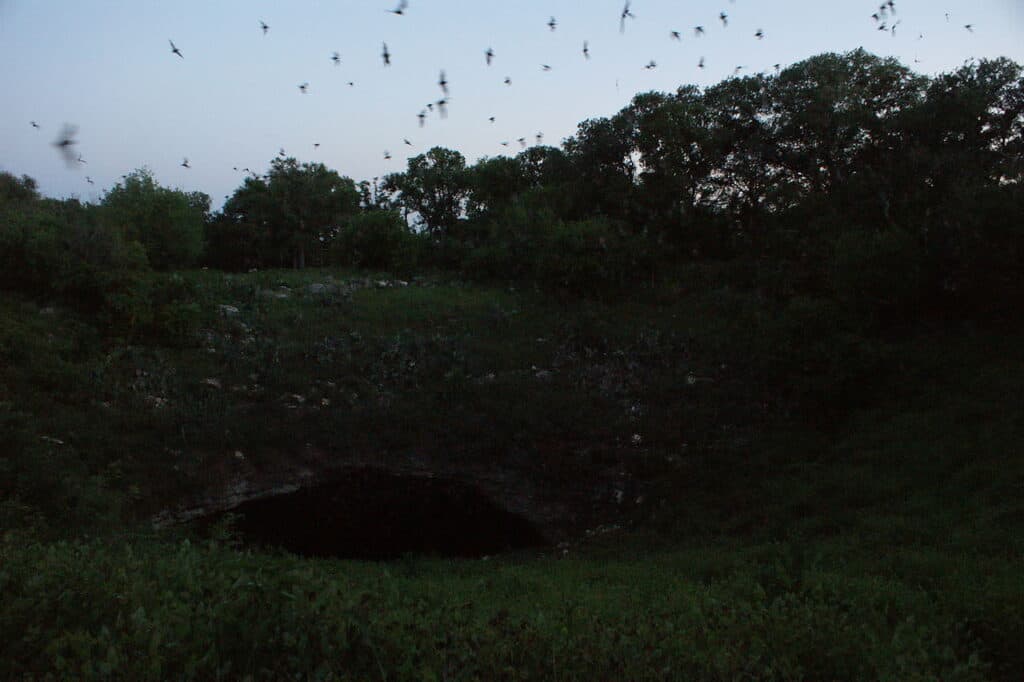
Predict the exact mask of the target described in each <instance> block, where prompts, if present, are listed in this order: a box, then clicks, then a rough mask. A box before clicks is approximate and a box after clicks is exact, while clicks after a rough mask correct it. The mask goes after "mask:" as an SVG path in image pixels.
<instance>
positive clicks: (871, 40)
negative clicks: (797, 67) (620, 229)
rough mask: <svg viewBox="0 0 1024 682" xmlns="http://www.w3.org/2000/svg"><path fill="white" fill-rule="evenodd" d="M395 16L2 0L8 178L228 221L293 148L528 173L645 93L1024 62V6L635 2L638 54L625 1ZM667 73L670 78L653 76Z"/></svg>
mask: <svg viewBox="0 0 1024 682" xmlns="http://www.w3.org/2000/svg"><path fill="white" fill-rule="evenodd" d="M397 6H398V0H358V1H356V0H347V1H346V0H330V1H328V0H324V1H316V0H311V1H302V0H297V1H295V2H288V3H284V2H269V1H264V0H180V1H178V2H165V1H159V2H158V1H156V0H95V1H88V0H86V1H83V0H75V1H70V0H67V1H63V0H62V1H57V0H0V64H2V65H3V68H2V70H0V91H2V93H3V99H2V102H3V106H2V108H0V170H5V171H9V172H12V173H15V174H17V175H22V174H27V175H29V176H31V177H33V178H35V179H36V180H37V181H38V182H39V186H40V190H41V191H42V192H43V193H44V194H46V195H49V196H61V197H63V196H78V197H80V198H82V199H83V200H88V201H96V200H99V199H100V198H101V196H102V194H103V191H104V190H106V189H109V188H110V187H112V186H113V185H114V184H115V183H116V182H117V181H119V180H120V177H121V175H123V174H125V173H127V172H129V171H131V170H133V169H135V168H139V167H142V166H146V167H148V168H150V169H151V170H152V171H153V172H154V173H155V175H156V177H157V180H158V181H159V182H161V183H162V184H165V185H169V186H172V187H180V188H181V189H184V190H188V191H192V190H198V191H202V192H206V193H207V194H209V195H210V196H211V197H212V199H213V205H214V207H215V208H219V207H220V205H221V204H222V202H223V199H224V195H225V194H229V193H231V192H232V191H233V190H234V189H235V188H236V187H238V186H239V185H240V184H241V182H242V179H243V173H241V172H240V171H241V169H242V168H243V167H249V168H251V169H252V170H254V171H257V172H263V171H264V170H265V169H266V168H267V166H268V164H269V161H270V159H272V158H273V157H274V156H275V155H276V154H277V153H278V150H279V149H281V148H283V149H284V150H285V151H286V153H287V154H288V155H289V156H295V157H296V158H297V159H299V160H300V161H320V162H323V163H324V164H326V165H327V166H329V167H331V168H334V169H336V170H337V171H338V172H340V173H341V174H342V175H347V176H349V177H351V178H353V179H355V180H356V181H359V180H364V179H370V178H372V177H374V176H382V175H384V174H386V173H389V172H394V171H401V170H404V168H405V159H406V157H408V156H412V155H414V154H417V153H421V152H423V151H426V150H427V149H429V148H430V147H432V146H436V145H441V146H445V147H450V148H452V149H456V150H458V151H460V152H462V153H463V154H464V155H465V156H466V158H467V161H469V162H473V161H475V160H476V159H478V158H479V157H481V156H496V155H500V154H515V153H517V152H518V151H519V150H520V145H519V143H518V142H517V139H518V138H520V137H525V138H526V139H527V141H528V143H529V144H534V143H535V136H536V134H537V133H538V132H541V133H543V135H544V144H551V145H558V144H559V143H560V142H561V141H562V140H563V139H564V138H566V137H568V136H569V135H571V134H573V132H574V131H575V129H576V125H577V124H578V123H579V122H580V121H582V120H584V119H587V118H592V117H596V116H608V115H610V114H613V113H614V112H616V111H618V110H619V109H621V108H622V107H623V106H625V105H627V104H628V103H629V101H630V99H631V98H632V97H633V95H634V94H636V93H637V92H645V91H649V90H661V91H673V90H675V89H676V88H677V87H678V86H680V85H682V84H687V83H694V84H697V85H710V84H713V83H716V82H718V81H720V80H722V79H724V78H728V77H731V76H732V74H733V72H734V69H735V67H737V66H743V67H744V70H743V71H742V72H741V74H749V73H756V72H758V71H765V72H769V73H770V72H772V65H773V64H776V63H780V64H782V65H783V66H785V65H787V64H791V63H793V62H796V61H800V60H802V59H805V58H807V57H811V56H813V55H816V54H820V53H822V52H828V51H834V52H843V51H847V50H851V49H855V48H858V47H864V48H865V49H867V50H869V51H871V52H873V53H875V54H879V55H883V56H890V55H891V56H895V57H897V58H899V59H900V60H901V61H903V62H904V63H905V64H907V65H908V66H910V67H912V68H914V69H915V70H918V71H920V72H922V73H926V74H932V73H936V72H941V71H950V70H953V69H955V68H957V67H958V66H960V65H961V64H963V63H964V61H965V60H968V59H970V58H972V57H974V58H982V57H999V56H1006V57H1009V58H1011V59H1013V60H1014V61H1017V62H1018V63H1024V0H971V1H967V0H948V1H945V2H941V1H936V0H897V2H896V3H895V8H896V14H895V15H894V16H887V17H885V19H884V20H885V21H887V22H888V25H890V26H891V25H892V24H893V22H894V21H899V22H900V23H899V24H898V25H897V26H896V32H895V34H892V33H891V32H889V31H885V32H883V31H878V30H876V23H875V22H874V21H873V20H872V18H871V14H872V13H873V12H876V11H877V10H878V2H871V1H868V2H865V1H862V0H820V1H818V2H808V1H807V0H772V1H771V2H767V1H765V0H734V1H731V0H710V1H709V0H686V1H685V2H684V1H681V0H634V1H633V2H632V4H631V11H632V13H633V14H634V15H635V18H634V19H630V20H628V21H627V22H626V29H625V33H620V31H619V17H620V13H621V12H622V8H623V2H622V0H543V1H541V0H513V1H511V2H492V1H489V0H478V1H477V2H467V1H466V0H461V1H456V0H409V6H408V8H407V9H406V10H405V12H404V14H403V15H401V16H399V15H396V14H393V13H390V12H389V11H388V10H391V9H394V8H396V7H397ZM723 11H724V12H726V13H727V15H728V26H723V25H722V22H721V21H720V20H719V13H720V12H723ZM947 13H948V20H947ZM552 16H553V17H555V19H556V21H557V28H556V30H554V31H551V30H550V29H549V27H548V26H547V23H548V21H549V19H550V18H551V17H552ZM261 20H262V21H265V22H266V23H267V24H269V26H270V28H269V31H268V32H267V34H266V35H264V34H263V32H262V30H261V28H260V21H261ZM966 24H970V25H972V28H973V32H971V31H969V30H967V29H966V28H965V25H966ZM697 25H702V26H703V27H704V28H705V31H706V33H705V35H704V36H703V37H696V36H695V35H694V30H693V29H694V27H695V26H697ZM758 29H761V30H763V31H764V38H763V40H758V39H757V38H755V32H757V31H758ZM672 30H678V31H679V32H680V33H681V35H682V40H681V41H675V40H672V39H671V38H670V32H671V31H672ZM168 40H173V41H174V43H175V44H176V45H177V47H178V48H179V49H180V50H181V53H182V55H183V57H184V58H179V57H178V56H176V55H174V54H172V52H171V47H170V45H169V43H168ZM584 41H588V43H589V49H590V55H591V59H589V60H587V59H585V58H584V56H583V54H582V48H583V43H584ZM385 42H386V43H387V45H388V49H389V51H390V52H391V60H392V65H391V66H390V67H385V66H384V65H383V63H382V60H381V48H382V43H385ZM489 47H490V48H493V50H494V53H495V58H494V63H493V65H492V66H490V67H488V66H487V65H486V63H485V57H484V54H485V51H486V50H487V49H488V48H489ZM334 52H338V53H339V56H340V60H341V61H340V65H339V66H335V65H334V64H333V63H332V61H331V56H332V54H333V53H334ZM701 57H703V58H704V60H705V65H706V68H704V69H703V70H702V69H699V68H698V66H697V65H698V62H699V61H700V59H701ZM652 60H653V61H654V62H655V63H656V64H657V67H656V68H653V69H645V68H644V66H645V65H646V64H648V63H649V62H651V61H652ZM915 60H916V61H915ZM542 64H547V65H550V66H551V67H552V68H551V70H550V71H543V70H542V67H541V65H542ZM442 69H443V70H444V71H445V72H446V74H447V78H448V81H449V87H450V91H451V95H450V104H449V106H448V110H449V115H448V117H447V118H441V117H440V116H439V115H438V113H437V111H436V110H435V111H434V112H433V113H430V114H429V115H428V118H427V120H426V126H425V127H423V128H420V127H419V124H418V120H417V114H418V113H419V112H420V111H421V110H423V109H424V108H425V105H426V103H427V102H436V101H437V100H438V99H440V98H441V97H442V93H441V90H440V88H439V87H438V84H437V81H438V74H439V72H440V71H441V70H442ZM506 77H510V78H511V81H512V84H511V85H510V86H507V85H505V84H504V82H503V81H504V79H505V78H506ZM349 81H351V82H352V83H354V85H351V86H350V85H348V83H349ZM302 83H308V84H309V87H308V92H307V93H306V94H303V93H302V92H301V91H300V90H299V87H298V86H299V85H300V84H302ZM490 116H494V117H495V119H496V120H495V122H494V123H491V122H489V121H488V118H489V117H490ZM31 121H35V122H37V123H38V124H39V126H40V128H39V129H34V128H33V127H32V126H31V124H30V122H31ZM65 123H70V124H74V125H76V126H78V128H79V132H78V135H77V139H78V145H77V147H76V155H77V154H78V153H80V154H81V155H82V158H83V159H84V160H85V161H86V163H84V164H80V163H75V164H73V166H74V167H72V168H69V167H68V166H67V165H66V164H65V163H64V161H63V160H62V159H61V157H60V155H59V153H58V152H57V150H56V149H55V148H54V147H53V146H52V144H51V143H52V142H53V141H54V139H55V138H56V137H57V135H58V134H59V132H60V129H61V128H62V126H63V125H64V124H65ZM404 138H407V139H408V140H409V141H410V142H412V146H407V145H406V144H405V143H404V142H403V139H404ZM503 141H507V142H509V146H507V147H504V146H502V145H501V143H502V142H503ZM314 143H320V147H319V149H314V147H313V145H314ZM385 151H390V152H391V154H392V157H393V158H392V159H391V160H385V158H384V152H385ZM186 157H187V158H188V159H189V164H190V166H191V168H188V169H186V168H183V167H182V166H181V165H180V164H181V163H182V160H183V159H184V158H186ZM236 166H237V167H238V168H239V172H235V171H233V170H232V167H236ZM86 176H89V177H91V178H92V179H93V180H94V182H95V184H93V185H90V184H88V183H87V182H86V179H85V178H86Z"/></svg>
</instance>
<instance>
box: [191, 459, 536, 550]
mask: <svg viewBox="0 0 1024 682" xmlns="http://www.w3.org/2000/svg"><path fill="white" fill-rule="evenodd" d="M226 514H232V515H233V522H232V525H231V528H232V529H233V531H234V532H235V534H236V535H237V537H238V539H239V540H240V541H241V542H242V543H243V544H245V545H248V546H254V545H255V546H262V547H278V548H282V549H285V550H287V551H289V552H292V553H294V554H298V555H300V556H308V557H336V558H344V559H374V560H380V559H395V558H399V557H402V556H404V555H407V554H419V555H434V556H444V557H481V556H485V555H489V554H496V553H498V552H503V551H509V550H515V549H524V548H528V547H536V546H539V545H543V544H544V538H543V536H542V535H541V533H540V532H539V531H538V530H537V528H536V527H535V526H534V525H533V524H531V523H530V522H529V521H527V520H526V519H525V518H523V517H521V516H517V515H515V514H512V513H510V512H508V511H505V510H504V509H501V508H500V507H498V506H497V505H496V504H494V503H493V502H492V501H491V500H490V499H488V498H487V497H485V496H484V495H483V494H482V493H480V492H479V491H478V490H477V489H476V488H474V487H472V486H469V485H466V484H464V483H459V482H457V481H451V480H445V479H436V478H427V477H422V476H399V475H395V474H389V473H385V472H381V471H376V470H361V471H356V472H352V473H349V474H346V475H344V476H342V477H338V478H334V479H332V480H331V481H329V482H325V483H320V484H318V485H316V486H311V487H308V488H302V489H300V490H297V491H295V492H293V493H288V494H284V495H277V496H274V497H268V498H263V499H259V500H250V501H248V502H244V503H242V504H240V505H239V506H237V507H235V508H234V509H231V510H229V511H227V512H224V513H222V514H220V515H218V516H217V517H216V518H214V519H207V523H209V522H211V521H216V520H218V519H223V518H224V516H225V515H226Z"/></svg>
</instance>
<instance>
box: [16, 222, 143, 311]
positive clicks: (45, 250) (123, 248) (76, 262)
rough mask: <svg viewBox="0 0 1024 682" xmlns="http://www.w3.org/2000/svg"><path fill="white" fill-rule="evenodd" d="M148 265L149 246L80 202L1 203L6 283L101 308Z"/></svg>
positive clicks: (39, 294) (36, 294)
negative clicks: (109, 224)
mask: <svg viewBox="0 0 1024 682" xmlns="http://www.w3.org/2000/svg"><path fill="white" fill-rule="evenodd" d="M146 267H147V263H146V256H145V252H144V251H143V249H142V247H141V246H140V245H139V244H138V243H135V242H129V241H126V240H125V239H124V238H123V237H122V235H121V233H120V232H119V231H117V230H113V229H110V228H108V227H105V226H103V225H101V224H99V223H97V221H96V220H95V219H94V215H93V214H92V213H91V212H90V211H88V210H86V209H85V208H83V207H81V206H78V205H77V204H76V203H72V202H67V203H65V204H62V203H60V202H39V203H33V204H23V205H7V206H4V207H3V208H0V288H5V289H9V290H14V291H21V292H24V293H26V294H28V295H30V296H33V297H50V296H58V297H60V298H61V299H62V300H63V301H64V302H65V303H68V304H70V305H73V306H74V307H77V308H84V309H87V310H96V309H98V308H101V307H103V306H104V305H105V304H106V303H107V301H108V294H109V293H111V292H116V291H119V290H123V289H125V288H130V285H131V282H132V281H133V280H134V279H135V277H136V275H137V273H138V272H140V271H142V270H145V269H146Z"/></svg>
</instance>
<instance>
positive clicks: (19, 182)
mask: <svg viewBox="0 0 1024 682" xmlns="http://www.w3.org/2000/svg"><path fill="white" fill-rule="evenodd" d="M38 198H39V189H38V185H36V181H35V179H34V178H30V177H29V176H27V175H22V176H21V177H20V178H19V177H17V176H15V175H12V174H11V173H8V172H6V171H0V204H3V203H7V202H14V201H33V200H35V199H38Z"/></svg>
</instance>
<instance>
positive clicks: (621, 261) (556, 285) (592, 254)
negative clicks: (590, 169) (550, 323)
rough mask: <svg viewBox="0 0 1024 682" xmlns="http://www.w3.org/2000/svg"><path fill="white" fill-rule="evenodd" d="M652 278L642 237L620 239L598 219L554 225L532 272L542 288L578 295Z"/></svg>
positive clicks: (650, 259)
mask: <svg viewBox="0 0 1024 682" xmlns="http://www.w3.org/2000/svg"><path fill="white" fill-rule="evenodd" d="M654 276H655V272H654V262H653V259H652V258H651V257H650V255H649V253H648V252H647V248H646V247H645V244H644V243H643V241H642V238H641V237H631V236H623V235H621V234H619V233H617V232H616V231H615V230H614V229H613V228H612V226H611V225H610V224H609V223H608V222H606V221H604V220H600V219H592V220H584V221H578V222H573V223H566V224H564V225H558V226H556V227H555V229H554V230H553V231H552V232H551V233H550V234H548V235H546V236H545V239H544V242H543V246H542V247H541V253H540V255H539V258H538V260H537V265H536V270H535V277H536V279H537V281H538V282H539V283H540V285H541V286H543V287H544V288H546V289H555V290H562V291H566V292H569V293H572V294H578V295H598V296H600V295H601V294H603V293H609V292H612V291H619V290H621V289H623V288H625V287H626V286H628V285H629V284H632V283H641V282H645V281H648V282H649V281H650V280H651V279H652V278H653V277H654Z"/></svg>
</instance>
